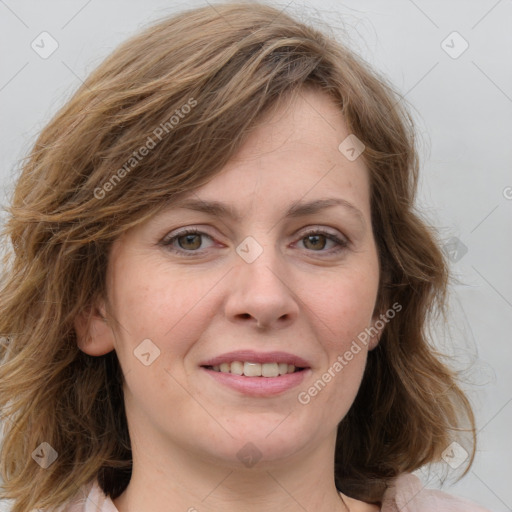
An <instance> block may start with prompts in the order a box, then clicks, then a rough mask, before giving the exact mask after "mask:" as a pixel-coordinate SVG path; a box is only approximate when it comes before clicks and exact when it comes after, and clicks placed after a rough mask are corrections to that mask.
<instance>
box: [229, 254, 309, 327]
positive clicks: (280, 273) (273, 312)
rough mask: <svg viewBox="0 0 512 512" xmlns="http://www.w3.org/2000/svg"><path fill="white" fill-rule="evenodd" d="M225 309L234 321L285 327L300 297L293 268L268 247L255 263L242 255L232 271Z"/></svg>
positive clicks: (257, 325)
mask: <svg viewBox="0 0 512 512" xmlns="http://www.w3.org/2000/svg"><path fill="white" fill-rule="evenodd" d="M228 286H229V292H228V298H227V300H226V305H225V313H226V316H227V317H228V319H229V320H230V321H231V322H234V323H242V324H243V323H246V324H250V325H253V326H254V327H257V328H260V329H270V330H271V329H282V328H284V327H287V326H289V325H291V323H293V322H294V321H295V320H296V319H297V317H298V315H299V310H300V308H299V303H300V301H299V298H298V296H297V293H296V292H297V291H296V290H295V289H294V286H293V282H292V279H291V278H290V271H289V269H288V270H287V269H286V266H285V265H284V264H283V262H282V260H281V259H280V258H279V256H278V255H276V254H275V251H273V250H272V249H271V248H269V247H267V248H265V249H264V251H263V253H262V254H261V255H260V256H259V257H258V258H257V259H256V260H255V261H253V262H252V263H247V262H246V261H244V260H242V259H240V261H238V262H237V265H236V268H235V269H234V270H233V271H232V272H230V282H229V285H228Z"/></svg>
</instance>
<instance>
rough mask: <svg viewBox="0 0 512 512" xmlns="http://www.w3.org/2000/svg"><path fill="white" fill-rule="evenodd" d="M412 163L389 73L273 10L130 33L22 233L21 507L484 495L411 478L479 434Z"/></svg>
mask: <svg viewBox="0 0 512 512" xmlns="http://www.w3.org/2000/svg"><path fill="white" fill-rule="evenodd" d="M417 177H418V161H417V155H416V151H415V144H414V131H413V127H412V123H411V121H410V119H409V117H408V116H407V113H406V112H405V111H404V110H403V108H402V107H401V106H400V104H399V102H398V99H397V96H396V95H395V94H394V92H393V91H392V89H391V88H390V86H389V85H387V84H386V83H385V81H383V80H382V79H381V78H380V77H378V76H377V75H376V74H375V73H374V72H373V71H371V70H370V69H369V68H368V67H367V66H366V65H365V64H364V63H363V62H362V61H361V60H360V59H358V58H357V57H356V56H355V55H353V54H352V53H351V52H350V51H349V50H348V49H347V48H345V47H344V46H342V45H341V44H340V43H338V42H336V41H334V40H333V39H332V38H329V37H327V36H326V35H324V34H321V33H320V32H318V31H317V30H315V29H313V28H311V27H308V26H306V25H304V24H302V23H299V22H298V21H296V20H294V19H292V18H291V17H289V16H287V15H286V14H284V13H281V12H280V11H278V10H276V9H274V8H272V7H269V6H266V5H263V4H256V3H254V4H236V3H227V4H222V5H216V6H215V9H212V8H211V7H206V8H201V9H196V10H193V11H189V12H185V13H183V14H181V15H178V16H175V17H173V18H169V19H165V20H163V21H161V22H159V23H158V24H156V25H154V26H153V27H150V28H149V29H147V30H146V31H144V32H143V33H141V34H140V35H138V36H136V37H134V38H133V39H131V40H129V41H127V42H126V43H125V44H123V45H122V46H121V47H119V48H118V49H117V50H116V51H115V52H114V53H113V54H112V55H111V56H110V57H109V58H107V60H106V61H105V62H104V63H103V64H101V65H100V67H99V68H98V69H97V70H96V71H94V72H93V73H92V74H91V76H90V77H89V78H88V79H87V80H86V82H85V84H84V86H83V87H82V88H81V89H80V90H79V91H78V92H77V93H76V94H75V95H74V97H73V98H72V99H71V100H70V101H69V102H68V104H67V105H65V106H64V107H63V108H62V109H61V111H60V112H59V113H58V114H57V115H56V117H55V118H54V119H53V120H52V121H51V122H50V124H49V125H48V126H47V127H46V128H45V129H44V130H43V132H42V133H41V135H40V137H39V139H38V140H37V142H36V144H35V147H34V149H33V151H32V153H31V155H30V157H29V158H28V160H27V162H26V164H25V167H24V169H23V173H22V175H21V177H20V179H19V181H18V184H17V187H16V190H15V194H14V197H13V200H12V205H11V207H10V210H9V211H10V218H9V220H8V223H7V224H6V227H5V235H6V236H8V237H9V239H10V242H11V243H12V248H13V249H12V255H11V257H10V258H9V260H6V268H8V272H6V274H5V277H4V281H3V288H2V295H1V299H0V304H1V306H0V313H1V314H0V325H1V329H0V333H1V335H2V336H3V337H4V343H3V346H2V362H3V364H2V366H1V368H0V408H1V410H2V413H3V416H4V417H5V420H4V421H6V426H5V434H4V442H3V446H2V452H1V454H2V455H1V460H2V477H3V479H4V481H5V484H4V488H5V492H4V497H5V498H10V499H13V500H14V507H13V512H25V511H30V510H33V509H35V508H36V507H37V508H42V509H44V510H51V509H52V507H57V506H63V507H64V510H66V511H71V512H78V511H88V510H102V511H110V512H114V511H118V512H128V511H132V510H138V511H141V510H151V511H156V512H159V511H163V510H165V511H169V510H188V511H194V510H198V511H214V510H215V511H216V510H227V511H229V510H235V509H236V510H239V509H240V508H242V509H243V510H245V511H263V510H265V511H267V510H281V511H283V510H284V511H286V510H290V511H291V510H317V511H318V512H324V511H332V510H340V511H342V510H345V511H346V510H349V511H351V512H355V511H359V512H363V511H364V512H369V511H376V510H383V511H385V512H391V511H395V510H402V511H426V510H429V511H430V510H464V511H468V510H475V511H478V510H484V509H482V508H481V507H478V506H477V505H473V504H471V503H469V502H467V501H465V500H462V499H458V498H455V497H451V496H449V495H448V494H445V493H442V492H440V491H432V490H427V489H424V488H423V486H422V485H421V483H420V481H419V479H418V478H417V477H416V476H414V475H412V474H411V472H412V471H414V470H416V469H418V468H420V467H423V466H425V465H426V464H429V463H432V462H436V461H443V460H444V461H446V460H450V457H451V459H452V460H455V459H457V461H456V462H460V463H459V464H452V465H451V466H450V468H451V467H457V468H460V469H464V467H465V472H464V473H463V474H465V473H466V472H467V471H468V470H469V467H470V466H471V463H472V461H473V457H474V453H475V448H476V445H475V443H476V440H475V425H474V417H473V413H472V409H471V405H470V403H469V402H468V400H467V398H466V396H465V395H464V393H463V392H462V391H461V389H460V388H459V387H458V386H457V382H456V379H455V375H454V372H452V371H451V370H450V369H449V368H447V367H446V366H445V365H444V364H443V363H442V362H441V361H440V360H439V358H438V357H437V355H436V354H435V352H434V351H433V349H432V348H431V347H430V345H429V343H428V339H427V337H426V335H425V331H426V326H427V320H428V319H429V315H431V314H433V313H436V312H440V311H442V307H443V300H444V294H445V291H446V283H447V266H446V263H445V261H444V258H443V256H442V253H441V252H440V250H439V248H438V245H437V243H436V241H435V237H434V235H433V233H432V232H431V230H430V229H429V228H428V227H427V226H426V225H425V224H424V223H423V222H422V221H421V220H420V218H419V217H418V216H417V215H416V214H415V213H414V212H413V203H414V194H415V189H416V183H417ZM464 431H465V432H466V433H468V434H469V442H468V440H467V439H465V438H464V437H459V436H460V435H461V432H464ZM464 454H465V455H464ZM463 463H465V464H464V465H463ZM447 467H448V466H447ZM450 470H451V469H450Z"/></svg>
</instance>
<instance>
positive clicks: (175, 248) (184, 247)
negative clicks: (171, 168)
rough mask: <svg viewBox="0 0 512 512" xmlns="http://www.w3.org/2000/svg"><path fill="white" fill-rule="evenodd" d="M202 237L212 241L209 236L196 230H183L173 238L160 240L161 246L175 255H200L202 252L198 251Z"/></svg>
mask: <svg viewBox="0 0 512 512" xmlns="http://www.w3.org/2000/svg"><path fill="white" fill-rule="evenodd" d="M202 237H206V238H209V239H210V240H211V239H212V238H211V237H210V236H209V235H207V234H206V233H203V232H202V231H199V230H198V229H185V230H183V231H180V232H179V233H176V234H175V235H173V236H170V237H166V238H165V239H164V240H162V242H161V244H162V245H163V246H164V247H167V248H168V249H170V250H171V251H172V252H175V253H182V254H183V253H191V252H192V253H193V252H195V253H201V252H202V250H198V249H199V248H200V247H201V245H202V240H201V238H202ZM203 249H204V248H203Z"/></svg>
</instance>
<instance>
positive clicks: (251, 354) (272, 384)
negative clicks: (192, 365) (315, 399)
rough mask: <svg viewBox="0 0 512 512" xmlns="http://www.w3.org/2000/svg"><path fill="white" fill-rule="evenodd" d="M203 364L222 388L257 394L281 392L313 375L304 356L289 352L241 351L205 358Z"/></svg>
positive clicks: (259, 395)
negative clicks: (206, 359)
mask: <svg viewBox="0 0 512 512" xmlns="http://www.w3.org/2000/svg"><path fill="white" fill-rule="evenodd" d="M200 367H201V369H202V370H203V371H205V373H206V374H208V375H209V376H210V378H213V379H214V381H215V382H217V383H219V384H220V385H222V386H223V387H228V388H231V389H232V390H234V391H236V392H238V393H242V394H243V395H249V396H254V397H268V396H275V395H280V394H281V393H284V392H286V391H289V390H291V389H293V388H296V387H297V386H299V385H300V384H301V383H302V382H303V381H304V379H307V378H308V375H310V374H311V367H310V365H309V363H308V362H307V361H306V360H305V359H302V358H301V357H298V356H296V355H293V354H289V353H286V352H266V353H261V352H255V351H252V350H238V351H235V352H230V353H228V354H223V355H221V356H218V357H215V358H213V359H210V360H208V361H203V362H202V363H201V364H200Z"/></svg>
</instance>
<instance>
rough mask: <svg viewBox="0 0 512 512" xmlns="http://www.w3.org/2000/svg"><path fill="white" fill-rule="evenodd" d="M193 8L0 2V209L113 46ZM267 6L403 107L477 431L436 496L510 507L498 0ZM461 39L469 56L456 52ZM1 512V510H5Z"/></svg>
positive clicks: (508, 135)
mask: <svg viewBox="0 0 512 512" xmlns="http://www.w3.org/2000/svg"><path fill="white" fill-rule="evenodd" d="M206 4H207V2H206V1H204V0H196V1H193V2H181V1H180V2H177V1H173V0H168V1H164V0H144V1H135V0H130V1H127V0H124V1H121V0H115V1H114V0H108V1H100V0H89V1H87V0H66V1H64V0H61V1H56V0H46V1H44V2H41V1H37V0H0V48H2V50H1V56H2V61H1V62H2V65H1V68H0V105H1V117H0V173H1V174H0V179H1V180H2V183H3V185H4V187H3V190H4V194H2V196H1V203H2V204H5V192H6V191H9V190H10V188H11V187H12V184H13V181H14V178H15V175H16V166H15V164H16V161H17V160H18V159H19V158H21V157H22V156H23V155H25V154H26V152H27V151H28V149H29V148H30V146H31V144H32V143H33V142H34V140H35V136H36V135H37V133H38V132H39V131H40V130H41V129H42V128H43V126H44V125H45V123H46V122H47V121H48V120H49V119H50V117H51V116H52V114H53V113H54V112H55V111H56V110H57V108H58V107H59V106H61V105H62V104H63V103H64V102H65V101H66V99H68V98H69V97H70V95H71V93H72V92H73V91H74V90H75V89H76V88H77V87H78V86H79V85H80V83H81V80H83V79H84V78H85V77H86V76H87V74H88V73H89V72H90V71H91V70H92V69H93V68H94V67H95V66H97V65H98V64H99V63H100V62H101V61H102V59H103V58H104V57H106V56H107V55H108V54H109V53H110V52H111V51H112V50H113V49H114V48H115V46H116V45H117V44H118V43H120V42H121V41H123V40H125V39H126V38H127V37H128V36H130V35H132V34H133V33H134V32H135V31H136V30H137V29H139V28H141V27H143V26H146V25H147V24H148V23H150V22H151V21H152V20H155V19H157V18H159V17H161V16H164V15H168V14H171V13H172V12H176V11H180V10H183V9H185V8H188V7H191V6H202V5H206ZM212 4H213V5H214V4H215V2H212ZM276 5H278V6H280V7H282V8H286V9H287V11H289V12H290V13H297V12H299V13H302V15H303V16H305V17H306V19H308V18H309V19H311V18H314V19H321V20H323V21H324V22H326V23H328V24H330V25H331V26H332V27H333V28H334V29H335V30H337V31H339V32H340V33H342V32H344V35H343V37H345V38H347V39H348V41H349V43H350V45H351V46H352V47H353V48H354V49H355V50H356V51H358V52H359V53H360V54H362V55H363V57H365V58H366V59H367V60H368V61H369V62H370V63H371V64H372V65H373V66H375V67H376V68H377V69H378V70H379V71H380V72H382V73H383V74H385V75H386V76H387V77H388V78H389V79H390V80H391V81H392V82H393V83H394V84H395V85H396V87H397V88H398V89H399V90H400V91H401V93H402V94H403V95H404V96H405V97H406V99H407V100H408V101H409V102H410V103H411V104H412V106H413V107H414V110H413V115H414V118H415V120H416V122H417V124H418V131H419V133H420V135H421V138H422V146H421V156H422V158H423V171H422V180H421V187H420V193H419V208H420V210H421V211H423V213H424V216H425V217H426V218H427V220H428V221H429V222H431V223H432V224H434V225H435V226H436V227H437V228H438V230H439V233H440V237H441V238H442V240H445V241H448V240H449V239H451V238H453V237H455V238H457V239H458V240H459V241H460V242H458V243H459V245H458V247H455V250H454V251H452V252H450V254H451V258H452V259H453V260H454V261H453V263H452V268H453V271H454V274H455V275H456V276H457V277H458V279H459V284H457V285H454V286H453V287H452V299H451V322H450V331H451V332H450V333H449V334H450V335H451V336H452V338H451V339H453V344H452V347H451V348H450V346H449V345H446V339H448V337H447V336H448V335H447V334H440V333H438V335H437V341H438V342H439V343H441V344H443V348H444V350H445V351H448V352H450V353H452V354H453V355H454V356H455V357H456V362H457V365H458V368H459V369H465V371H464V374H463V375H464V377H465V379H466V380H467V381H468V382H467V384H466V385H465V389H467V391H468V393H469V394H470V397H471V399H472V401H473V404H474V406H475V410H476V414H477V423H478V428H479V447H478V453H477V457H476V460H475V463H474V465H473V467H472V469H471V471H470V473H469V474H468V475H467V476H466V477H465V478H464V479H463V480H462V481H461V482H459V483H457V484H455V485H453V486H450V485H449V483H450V481H448V483H445V484H444V486H443V490H446V491H448V492H450V493H453V494H458V495H461V496H465V497H467V498H469V499H471V500H474V501H477V502H479V503H481V504H483V505H485V506H486V507H488V508H489V509H491V510H494V511H506V510H507V511H510V510H512V487H511V485H510V484H511V482H512V442H511V438H510V426H511V425H512V404H511V401H512V371H511V369H510V366H511V363H512V357H511V355H512V348H511V345H512V342H511V337H510V332H511V330H512V321H511V320H512V273H511V271H510V262H511V261H512V260H511V252H512V251H511V248H512V230H511V222H510V220H511V214H512V173H511V163H512V67H511V55H512V0H499V1H496V0H481V1H476V0H473V1H463V0H458V1H450V2H447V1H441V0H436V1H426V0H415V1H412V0H393V1H387V2H383V1H378V0H360V1H357V0H351V1H346V2H343V3H341V2H337V1H335V0H321V1H320V0H317V1H313V0H309V1H303V2H291V3H288V2H286V3H283V2H280V3H276ZM43 31H47V32H49V33H50V34H51V36H52V37H53V38H54V39H55V40H56V41H57V42H58V45H59V46H58V49H57V50H56V51H55V52H54V53H53V54H52V55H51V56H50V57H48V58H47V59H43V58H41V57H40V56H39V55H38V54H37V53H36V52H35V51H34V50H33V49H32V48H31V42H32V41H33V40H34V39H36V42H37V41H38V39H37V37H38V36H39V34H40V33H41V32H43ZM454 31H456V32H458V33H459V34H460V36H461V37H462V38H463V40H462V39H460V38H459V36H457V35H453V34H452V33H453V32H454ZM450 34H452V35H450ZM448 36H449V37H448ZM464 40H465V41H466V42H467V44H469V47H468V48H467V50H466V51H465V52H464V53H462V54H461V55H460V56H457V54H458V52H459V51H460V50H461V49H463V47H464V45H465V43H464ZM443 41H445V43H442V42H443ZM443 48H444V49H443ZM445 50H447V51H449V52H451V53H452V56H450V55H449V54H448V53H447V52H446V51H445ZM455 56H457V58H453V57H455ZM461 244H462V245H461ZM466 249H467V253H464V252H465V250H466ZM469 363H472V366H468V365H469ZM443 464H445V463H443ZM445 466H446V464H445ZM439 469H440V470H442V469H449V468H448V467H447V466H446V467H445V468H442V467H440V468H439ZM451 473H453V474H455V473H454V472H451V471H450V474H451ZM418 475H419V476H420V477H421V478H422V480H423V481H424V482H425V483H426V484H427V485H428V486H429V487H435V486H438V485H439V482H438V480H437V478H436V477H435V476H434V477H433V476H432V475H430V477H429V476H428V475H427V474H426V473H424V472H422V471H419V472H418ZM1 506H2V505H1V504H0V510H8V506H7V504H5V503H4V505H3V506H4V507H5V508H4V509H2V508H1Z"/></svg>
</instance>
